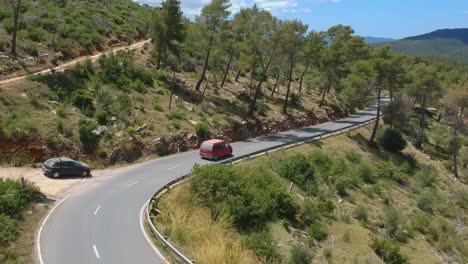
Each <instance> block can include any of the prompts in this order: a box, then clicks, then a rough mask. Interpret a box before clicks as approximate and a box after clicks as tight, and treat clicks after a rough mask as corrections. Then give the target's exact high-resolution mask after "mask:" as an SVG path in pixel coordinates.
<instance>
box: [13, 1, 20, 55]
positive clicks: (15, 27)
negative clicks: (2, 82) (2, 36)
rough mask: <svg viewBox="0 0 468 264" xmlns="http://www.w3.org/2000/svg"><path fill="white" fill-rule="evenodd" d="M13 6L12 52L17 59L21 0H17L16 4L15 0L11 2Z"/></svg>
mask: <svg viewBox="0 0 468 264" xmlns="http://www.w3.org/2000/svg"><path fill="white" fill-rule="evenodd" d="M11 5H12V8H13V32H12V35H11V54H12V55H13V57H14V58H15V59H16V56H17V54H16V35H17V32H18V20H19V13H20V9H21V0H17V2H16V4H15V1H12V3H11Z"/></svg>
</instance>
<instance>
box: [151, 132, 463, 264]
mask: <svg viewBox="0 0 468 264" xmlns="http://www.w3.org/2000/svg"><path fill="white" fill-rule="evenodd" d="M371 130H372V126H368V127H365V128H362V129H359V130H356V131H353V132H350V133H347V134H346V135H341V136H337V137H331V138H327V139H325V140H322V141H320V142H313V143H310V144H304V145H301V146H298V147H294V148H290V149H287V150H280V151H276V152H271V153H270V154H269V155H268V156H262V157H258V158H255V159H249V160H246V161H244V162H242V163H239V164H236V165H235V166H242V167H246V168H248V169H249V170H252V171H254V170H262V171H264V170H267V171H269V173H270V174H271V175H272V177H279V176H278V175H277V174H276V173H275V172H274V171H273V170H272V169H271V164H272V163H275V162H277V161H278V160H283V159H286V158H288V157H291V156H294V155H297V154H304V155H308V154H310V153H311V152H313V151H315V150H321V151H323V152H326V153H328V154H330V155H331V156H332V157H334V158H338V157H343V158H344V156H345V154H346V153H347V152H355V153H359V154H360V155H361V156H362V158H363V160H369V161H382V160H391V161H393V162H394V163H395V164H397V166H398V164H400V162H402V161H404V160H405V158H406V157H409V156H411V157H413V158H414V159H415V160H416V162H417V164H419V165H421V164H431V165H432V166H434V167H435V168H436V170H437V171H438V173H439V179H440V180H439V181H438V182H437V183H436V184H435V187H434V190H435V191H437V193H438V195H439V196H440V197H441V200H442V201H450V199H449V195H451V194H452V195H453V193H459V192H461V191H463V190H464V189H466V185H464V184H463V183H460V182H457V181H455V180H454V179H453V178H452V177H451V176H450V175H451V174H450V173H449V172H448V171H447V170H446V169H445V167H444V166H442V164H441V163H440V162H439V161H434V160H432V159H431V158H430V157H428V156H427V155H426V154H424V153H421V152H420V151H418V150H417V149H416V148H415V147H414V146H413V145H412V144H409V145H408V146H407V148H406V149H405V150H404V151H403V154H391V153H387V152H385V151H383V150H381V149H378V148H371V147H369V145H368V144H367V141H366V140H367V139H368V138H369V136H370V133H371ZM281 181H282V182H283V184H284V186H285V188H287V187H288V186H289V182H288V181H287V180H285V179H282V180H281ZM376 186H380V191H376V190H375V189H379V188H377V187H376ZM186 188H187V186H185V185H182V186H181V187H177V188H176V189H175V190H174V191H173V193H171V194H170V195H166V196H165V197H164V203H163V204H162V206H161V207H160V208H161V211H162V216H160V217H161V219H162V217H164V218H163V219H165V220H164V221H163V222H162V225H163V226H164V228H165V229H164V230H167V233H166V234H167V235H169V237H170V238H171V239H173V241H177V242H179V240H178V239H180V238H182V241H184V245H185V244H187V243H189V244H190V245H193V244H197V243H199V242H198V241H199V239H201V238H202V237H206V234H211V233H210V232H212V228H213V227H212V226H213V223H211V221H210V214H209V211H207V210H206V209H203V208H200V207H198V206H196V203H193V202H192V201H191V200H190V197H189V194H188V193H189V192H188V191H187V190H186ZM293 192H297V193H300V194H301V195H305V193H304V192H302V191H301V190H300V189H298V188H297V187H295V188H294V190H293ZM420 192H421V187H420V186H418V183H417V182H416V180H415V179H414V178H413V177H411V176H410V177H409V179H408V182H407V183H406V184H405V185H404V186H402V185H399V184H397V183H396V182H393V181H390V180H388V179H381V180H380V181H379V182H378V183H377V184H374V185H365V184H364V185H361V186H360V187H359V188H355V189H353V190H351V191H350V196H351V197H352V199H349V200H348V199H344V201H342V202H341V203H338V199H339V197H337V198H336V200H335V205H336V210H335V216H336V217H335V220H330V221H329V222H328V230H329V237H328V239H327V240H326V241H324V242H323V243H321V244H320V246H319V247H317V248H315V251H316V253H315V255H316V257H315V261H314V263H329V261H332V262H333V263H383V262H382V260H381V259H380V258H379V257H378V256H377V255H376V254H375V253H374V251H373V250H372V249H371V248H370V247H369V244H370V243H371V241H372V238H373V237H374V236H381V235H382V234H381V233H382V232H384V231H383V230H380V231H379V225H380V223H381V222H382V219H383V212H384V208H385V207H386V206H387V203H390V204H392V205H393V206H395V207H397V208H398V209H399V211H400V212H401V214H402V217H403V219H405V220H404V221H409V218H410V217H411V216H412V215H413V214H414V212H415V210H417V209H416V208H417V205H416V197H417V196H418V195H419V194H420ZM178 196H180V197H178ZM293 198H294V199H295V201H296V202H297V203H299V204H301V199H298V196H296V195H293ZM172 203H177V204H178V205H177V206H178V209H180V210H186V212H177V213H174V212H173V211H174V208H173V207H172V206H173V205H170V204H172ZM358 205H364V206H365V207H366V209H367V210H368V214H369V223H370V224H371V225H372V226H373V228H374V229H375V231H374V232H375V233H373V232H372V231H370V230H369V229H367V228H365V227H364V226H363V225H362V224H361V223H359V222H358V221H357V220H355V219H353V211H354V209H355V208H356V207H357V206H358ZM191 215H192V216H194V217H195V218H205V219H206V220H205V223H204V225H202V226H199V225H198V224H195V223H192V218H191ZM169 216H171V217H172V218H178V219H174V221H177V222H173V223H174V224H171V221H173V219H171V218H169ZM179 218H184V219H183V220H180V219H179ZM345 218H347V219H348V220H347V221H346V220H343V219H345ZM436 219H444V221H448V222H449V223H453V221H454V220H455V219H461V221H462V222H463V223H466V222H467V221H468V219H467V215H466V211H463V210H458V211H456V216H455V218H452V219H449V218H445V217H443V216H442V215H440V214H439V213H438V212H436V213H434V215H433V216H432V220H434V221H435V220H436ZM224 220H226V219H224ZM224 220H223V221H221V222H220V223H215V224H216V225H217V228H220V229H216V232H220V233H222V232H228V233H229V236H228V237H229V239H231V238H234V239H236V231H235V230H233V229H232V226H230V225H229V221H227V220H226V221H224ZM158 221H159V220H158ZM183 223H187V226H185V227H181V226H180V224H182V225H183ZM269 226H270V230H271V234H272V238H273V240H274V241H277V242H278V247H279V250H280V252H281V253H282V255H283V257H284V259H288V257H289V250H290V248H291V247H292V246H293V245H297V244H300V243H301V242H300V241H297V240H296V239H294V238H293V237H292V236H291V235H290V234H289V233H288V232H287V231H286V229H285V228H284V227H283V225H282V222H281V221H276V222H273V223H270V224H269ZM223 229H224V230H223ZM181 232H187V234H185V235H182V236H184V237H180V236H181V235H180V233H181ZM345 234H346V235H345ZM173 235H175V237H173ZM177 236H179V238H177ZM197 236H198V238H197ZM466 236H467V233H466V232H465V234H464V235H463V234H461V235H458V236H457V237H454V238H453V239H455V240H456V241H457V242H454V241H455V240H454V241H445V242H443V243H448V244H450V245H451V246H453V248H455V250H458V251H460V253H461V254H465V253H463V252H464V250H465V248H466V245H463V244H466V243H464V242H463V239H466ZM345 237H347V238H346V239H345ZM206 242H207V243H210V242H214V243H213V244H212V245H211V246H212V247H215V246H218V244H219V240H217V239H213V240H211V241H206ZM454 243H455V244H457V243H458V244H460V245H454ZM399 244H400V247H401V252H402V253H403V254H404V255H406V256H407V257H408V258H409V260H410V263H421V264H423V263H442V262H443V261H442V260H441V257H440V252H438V248H440V247H441V246H444V244H442V245H439V244H438V243H436V244H432V243H430V242H429V240H428V237H427V236H426V237H424V236H422V235H421V234H419V233H418V232H415V233H414V237H413V238H411V239H410V240H409V241H408V243H399ZM207 247H210V246H209V245H208V244H207ZM183 249H184V250H185V249H186V250H187V252H196V251H198V249H193V248H185V247H183ZM205 252H206V251H205ZM216 252H219V251H216ZM250 254H252V253H250ZM330 254H331V258H330ZM216 255H217V254H214V253H213V256H216ZM327 255H328V258H327ZM251 260H252V261H255V259H254V258H252V259H251Z"/></svg>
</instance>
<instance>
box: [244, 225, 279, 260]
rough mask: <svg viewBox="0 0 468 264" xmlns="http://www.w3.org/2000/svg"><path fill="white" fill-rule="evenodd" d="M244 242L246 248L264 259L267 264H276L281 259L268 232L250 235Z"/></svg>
mask: <svg viewBox="0 0 468 264" xmlns="http://www.w3.org/2000/svg"><path fill="white" fill-rule="evenodd" d="M244 242H245V243H246V245H247V247H249V248H250V249H252V250H253V251H255V252H256V253H257V254H259V255H260V256H262V257H263V258H265V260H266V261H268V262H269V263H276V262H279V261H281V259H282V257H281V253H280V252H279V251H278V247H277V246H276V245H275V242H274V241H273V239H272V237H271V233H270V232H268V230H263V231H260V232H255V233H251V234H249V235H247V236H246V237H245V239H244Z"/></svg>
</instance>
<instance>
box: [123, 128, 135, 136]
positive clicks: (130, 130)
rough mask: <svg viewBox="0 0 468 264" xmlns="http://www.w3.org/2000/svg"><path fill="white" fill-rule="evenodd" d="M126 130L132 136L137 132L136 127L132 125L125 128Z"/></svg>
mask: <svg viewBox="0 0 468 264" xmlns="http://www.w3.org/2000/svg"><path fill="white" fill-rule="evenodd" d="M125 132H127V133H128V134H129V135H130V136H133V135H135V134H136V133H137V131H136V129H135V128H134V127H132V126H128V127H127V128H125Z"/></svg>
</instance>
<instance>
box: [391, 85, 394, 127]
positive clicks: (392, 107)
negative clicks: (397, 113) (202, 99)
mask: <svg viewBox="0 0 468 264" xmlns="http://www.w3.org/2000/svg"><path fill="white" fill-rule="evenodd" d="M394 108H395V107H394V105H393V91H390V129H393V113H394V111H393V109H394Z"/></svg>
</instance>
